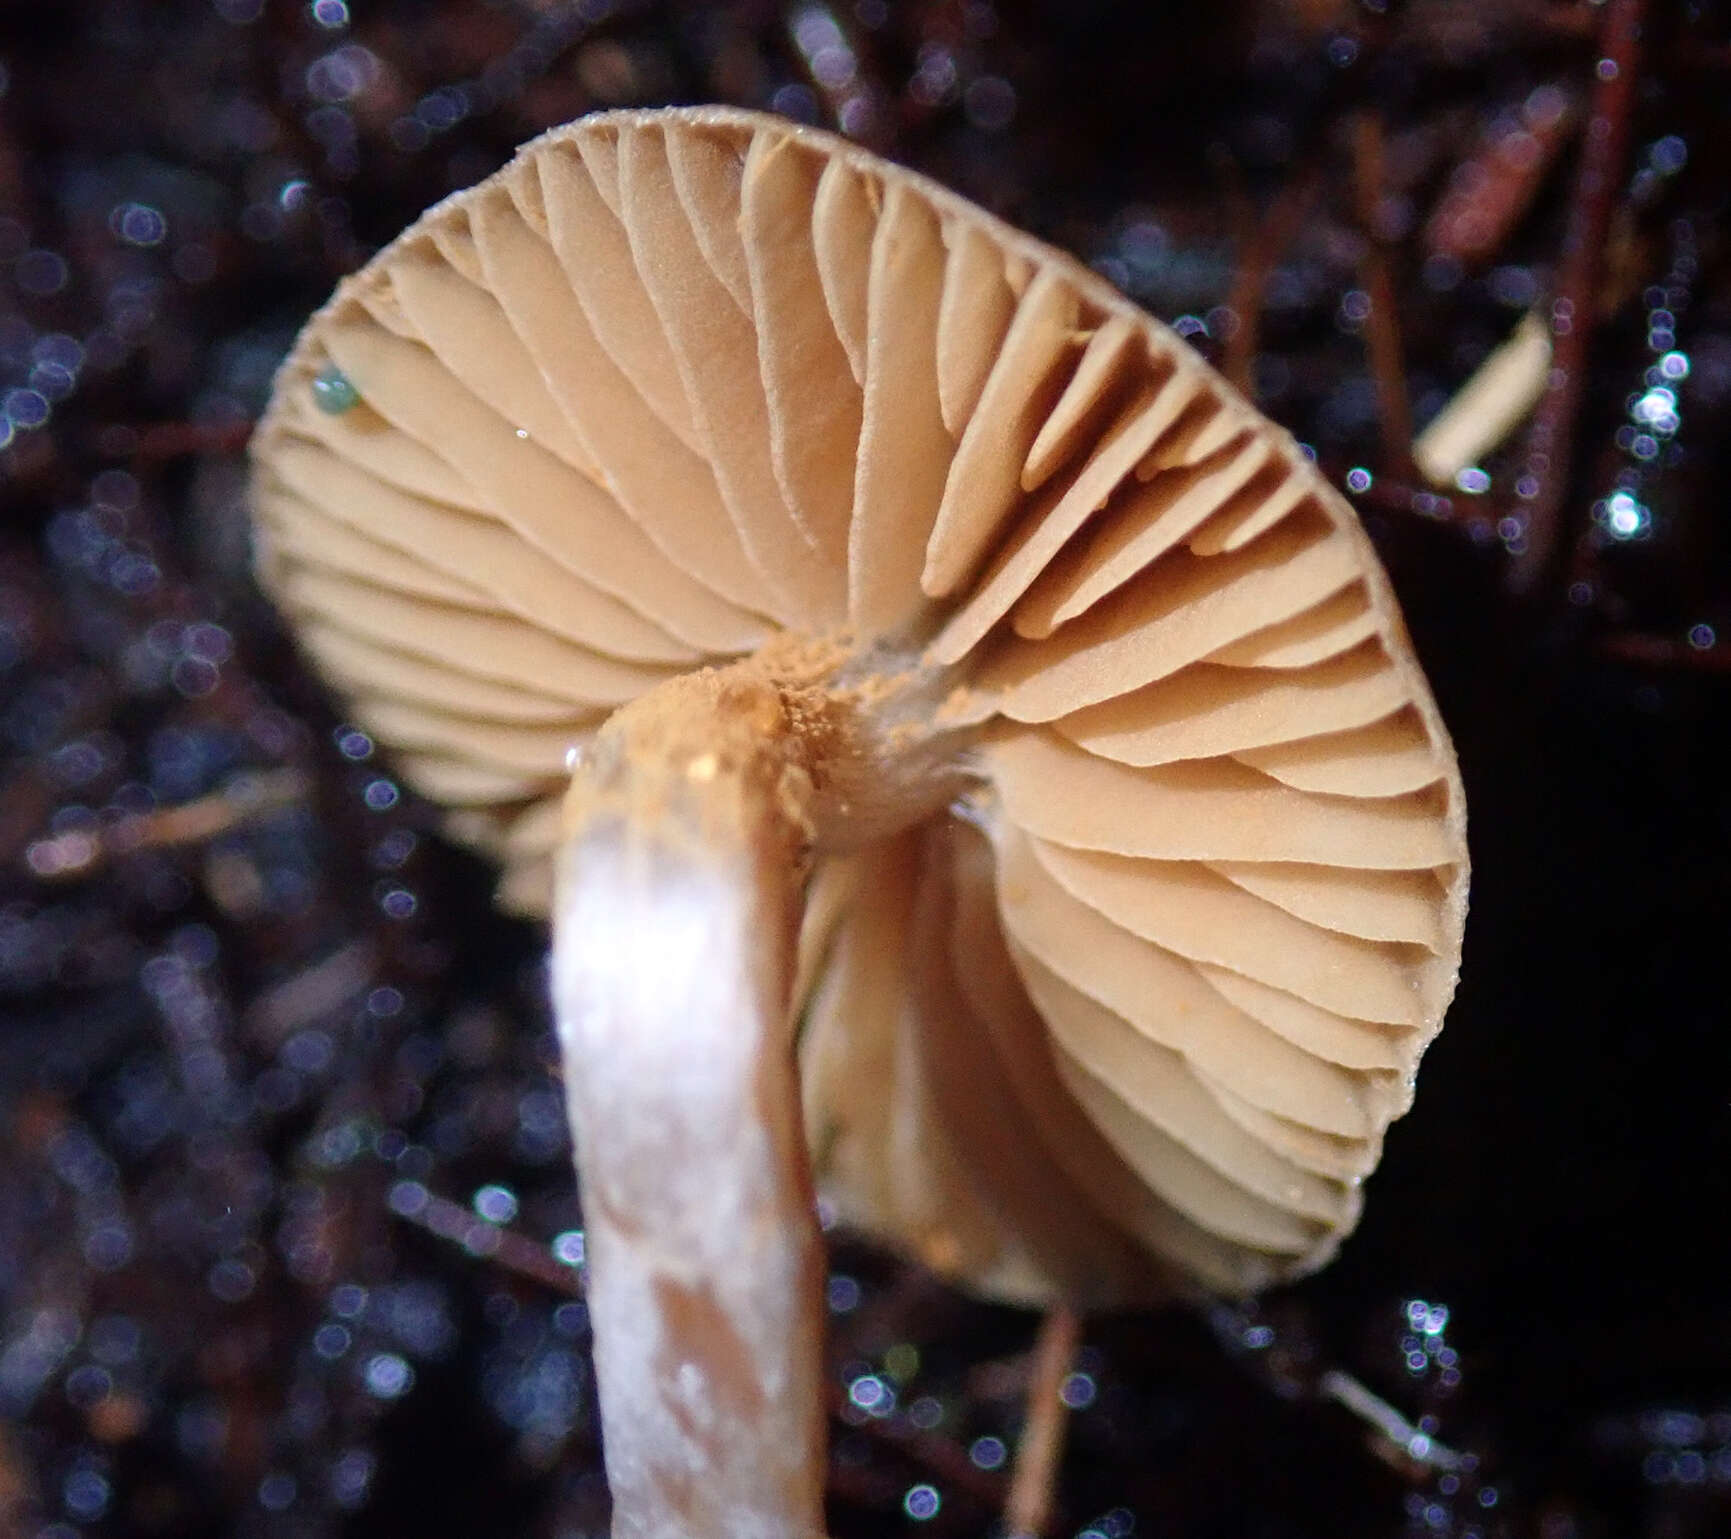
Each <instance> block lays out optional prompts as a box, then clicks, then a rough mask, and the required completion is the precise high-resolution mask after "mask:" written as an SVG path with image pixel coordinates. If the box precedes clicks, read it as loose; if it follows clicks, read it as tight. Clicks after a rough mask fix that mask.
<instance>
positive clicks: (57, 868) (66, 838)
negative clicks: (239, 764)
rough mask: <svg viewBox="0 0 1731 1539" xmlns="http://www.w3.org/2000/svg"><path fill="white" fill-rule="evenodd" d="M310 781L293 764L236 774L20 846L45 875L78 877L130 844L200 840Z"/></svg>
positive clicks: (283, 801)
mask: <svg viewBox="0 0 1731 1539" xmlns="http://www.w3.org/2000/svg"><path fill="white" fill-rule="evenodd" d="M310 790H311V783H310V782H309V780H308V778H307V777H306V776H305V775H304V774H302V773H301V771H299V770H296V769H277V770H270V771H268V772H266V773H264V774H244V775H236V776H235V777H234V778H233V779H232V780H230V781H229V783H228V784H227V785H226V786H224V787H223V789H222V790H220V791H215V792H213V793H211V795H209V796H201V797H199V798H198V799H197V800H196V801H190V802H184V803H182V804H181V805H180V806H178V807H162V808H159V809H157V810H156V811H155V812H145V813H140V814H139V815H138V816H137V817H132V818H128V819H126V820H125V822H122V823H117V824H115V825H114V826H113V827H112V828H108V829H100V828H75V829H69V830H68V831H67V832H65V833H60V834H52V835H50V836H49V837H48V838H46V839H38V840H36V841H35V842H34V843H33V844H31V845H30V847H29V849H27V850H26V851H25V857H24V858H25V860H26V861H27V862H28V863H29V866H30V870H31V872H32V874H33V875H35V876H37V877H39V878H41V879H42V880H44V881H52V880H60V881H66V880H70V879H73V878H76V877H83V876H87V875H89V874H90V872H91V871H92V870H93V869H94V868H95V867H96V866H98V865H99V864H101V862H103V861H104V860H106V859H109V858H110V857H113V856H116V855H129V854H131V853H132V852H133V851H134V850H142V849H170V848H175V847H178V846H182V845H188V844H204V843H206V842H207V841H209V840H211V839H214V838H216V837H217V835H219V834H225V833H228V832H229V831H230V830H231V829H234V828H238V827H240V826H241V825H242V824H243V823H248V822H251V821H252V820H253V819H254V818H257V817H260V816H262V815H263V814H265V813H267V812H274V811H275V810H276V809H277V808H279V807H287V806H290V805H292V804H293V803H295V802H298V801H303V800H305V798H306V796H307V795H308V793H309V791H310Z"/></svg>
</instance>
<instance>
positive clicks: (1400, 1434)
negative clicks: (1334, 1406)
mask: <svg viewBox="0 0 1731 1539" xmlns="http://www.w3.org/2000/svg"><path fill="white" fill-rule="evenodd" d="M1316 1392H1317V1393H1318V1394H1319V1395H1322V1396H1324V1397H1325V1398H1327V1399H1329V1400H1333V1401H1336V1402H1338V1403H1339V1404H1341V1405H1343V1406H1345V1407H1346V1408H1347V1410H1349V1411H1351V1412H1352V1414H1353V1415H1354V1416H1357V1417H1359V1418H1360V1419H1361V1420H1363V1421H1366V1422H1368V1423H1370V1425H1371V1426H1372V1427H1374V1428H1375V1429H1376V1430H1377V1431H1378V1432H1379V1433H1381V1434H1382V1436H1383V1437H1385V1438H1386V1439H1387V1440H1388V1441H1389V1443H1390V1444H1392V1445H1393V1447H1394V1448H1395V1450H1396V1451H1397V1452H1398V1453H1399V1454H1400V1455H1401V1456H1402V1457H1404V1458H1407V1459H1411V1460H1413V1461H1414V1462H1415V1463H1418V1464H1428V1465H1430V1466H1431V1467H1432V1468H1435V1469H1439V1470H1456V1469H1459V1468H1460V1467H1461V1462H1462V1461H1461V1455H1460V1454H1458V1453H1456V1452H1455V1450H1454V1449H1452V1448H1449V1447H1447V1446H1446V1445H1445V1444H1442V1443H1439V1442H1437V1441H1436V1439H1435V1438H1433V1437H1432V1436H1431V1435H1430V1434H1429V1433H1428V1432H1426V1431H1424V1430H1423V1429H1422V1428H1420V1427H1415V1426H1414V1425H1413V1424H1412V1423H1411V1422H1410V1421H1408V1420H1407V1419H1406V1417H1404V1416H1402V1415H1401V1413H1400V1412H1399V1411H1397V1410H1396V1409H1395V1408H1394V1407H1393V1406H1392V1405H1390V1404H1389V1403H1388V1401H1386V1400H1384V1399H1383V1398H1382V1397H1381V1396H1380V1395H1375V1394H1372V1393H1371V1392H1370V1390H1368V1389H1366V1388H1365V1387H1364V1385H1362V1384H1361V1383H1359V1381H1358V1380H1357V1379H1355V1378H1354V1377H1353V1376H1352V1375H1351V1374H1350V1373H1342V1372H1341V1370H1340V1369H1338V1368H1330V1369H1329V1370H1328V1371H1327V1372H1326V1373H1325V1374H1323V1376H1322V1377H1321V1378H1320V1379H1319V1380H1318V1381H1317V1384H1316Z"/></svg>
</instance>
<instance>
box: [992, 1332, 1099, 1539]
mask: <svg viewBox="0 0 1731 1539" xmlns="http://www.w3.org/2000/svg"><path fill="white" fill-rule="evenodd" d="M1081 1342H1082V1322H1081V1320H1080V1318H1079V1317H1078V1316H1077V1314H1076V1312H1075V1310H1073V1309H1071V1308H1070V1307H1069V1306H1068V1305H1067V1304H1057V1305H1054V1306H1053V1307H1052V1308H1051V1309H1050V1310H1049V1311H1048V1312H1047V1314H1046V1318H1045V1319H1044V1320H1042V1321H1041V1322H1040V1334H1039V1336H1038V1337H1037V1338H1036V1339H1035V1342H1034V1362H1033V1379H1032V1382H1031V1383H1030V1384H1029V1385H1028V1417H1027V1421H1026V1423H1025V1424H1024V1425H1023V1427H1022V1437H1021V1441H1020V1442H1019V1443H1018V1444H1017V1446H1016V1468H1015V1473H1014V1475H1013V1476H1012V1477H1011V1480H1010V1496H1009V1500H1008V1501H1007V1502H1005V1504H1004V1531H1005V1533H1006V1534H1008V1535H1009V1539H1040V1536H1042V1535H1044V1534H1046V1533H1047V1532H1048V1531H1049V1530H1050V1528H1051V1527H1052V1518H1053V1515H1054V1509H1055V1508H1056V1505H1057V1488H1058V1465H1059V1462H1060V1460H1061V1459H1062V1457H1063V1453H1064V1429H1065V1426H1066V1424H1067V1423H1068V1421H1069V1407H1068V1406H1067V1405H1066V1404H1065V1402H1064V1380H1065V1379H1067V1378H1068V1377H1069V1375H1070V1365H1071V1364H1072V1363H1074V1362H1075V1361H1076V1349H1077V1348H1078V1347H1079V1346H1080V1345H1081Z"/></svg>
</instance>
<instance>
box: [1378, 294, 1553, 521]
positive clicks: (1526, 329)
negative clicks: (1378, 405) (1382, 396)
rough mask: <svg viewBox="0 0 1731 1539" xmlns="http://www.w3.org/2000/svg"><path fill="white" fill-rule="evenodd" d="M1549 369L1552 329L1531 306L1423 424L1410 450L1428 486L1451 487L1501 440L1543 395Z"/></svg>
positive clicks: (1549, 372)
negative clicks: (1502, 341) (1426, 422)
mask: <svg viewBox="0 0 1731 1539" xmlns="http://www.w3.org/2000/svg"><path fill="white" fill-rule="evenodd" d="M1550 374H1551V331H1550V328H1549V327H1548V326H1546V325H1545V323H1544V321H1543V320H1542V319H1541V318H1540V316H1539V315H1538V313H1537V312H1536V311H1531V310H1529V311H1528V312H1527V314H1526V315H1525V316H1524V317H1523V318H1522V319H1521V322H1520V324H1519V325H1518V326H1516V327H1515V329H1514V330H1513V331H1512V332H1511V333H1510V334H1509V338H1508V340H1507V341H1506V342H1504V343H1502V344H1501V345H1500V346H1499V347H1497V348H1495V349H1494V350H1493V351H1492V352H1491V353H1490V354H1489V355H1488V356H1487V357H1486V358H1485V361H1484V362H1483V363H1481V364H1480V365H1479V366H1478V368H1476V369H1475V370H1473V373H1472V376H1471V378H1469V379H1468V380H1467V382H1466V383H1465V384H1463V385H1462V386H1461V387H1460V389H1459V390H1457V391H1456V392H1455V393H1454V395H1453V397H1452V398H1451V399H1450V400H1449V403H1448V405H1446V406H1445V407H1443V409H1442V410H1441V411H1439V412H1438V413H1437V414H1436V416H1434V417H1433V418H1431V420H1430V422H1429V424H1428V425H1427V426H1426V428H1425V430H1424V431H1423V432H1422V433H1420V434H1419V435H1418V437H1417V438H1416V439H1415V440H1414V441H1413V446H1412V456H1413V459H1414V461H1415V462H1416V463H1417V466H1418V469H1419V471H1420V472H1421V473H1422V474H1423V476H1424V478H1425V479H1426V480H1427V481H1429V482H1430V483H1431V485H1432V486H1447V487H1452V486H1453V485H1454V484H1455V477H1456V476H1458V475H1459V474H1460V473H1461V471H1463V470H1464V469H1466V467H1467V466H1468V465H1476V464H1477V463H1478V462H1479V460H1480V459H1482V458H1483V457H1484V456H1485V455H1486V454H1488V453H1490V451H1491V450H1492V449H1495V448H1496V447H1497V445H1498V444H1500V443H1502V442H1503V440H1504V439H1506V438H1507V437H1508V436H1509V434H1510V433H1512V432H1513V431H1514V430H1515V427H1516V426H1517V425H1518V424H1519V423H1520V421H1521V419H1522V418H1524V417H1525V416H1526V415H1527V414H1528V413H1529V412H1531V411H1532V409H1533V407H1534V406H1535V405H1536V404H1537V403H1538V401H1539V399H1540V397H1541V396H1543V395H1544V393H1545V390H1546V388H1547V382H1548V381H1549V379H1550Z"/></svg>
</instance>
